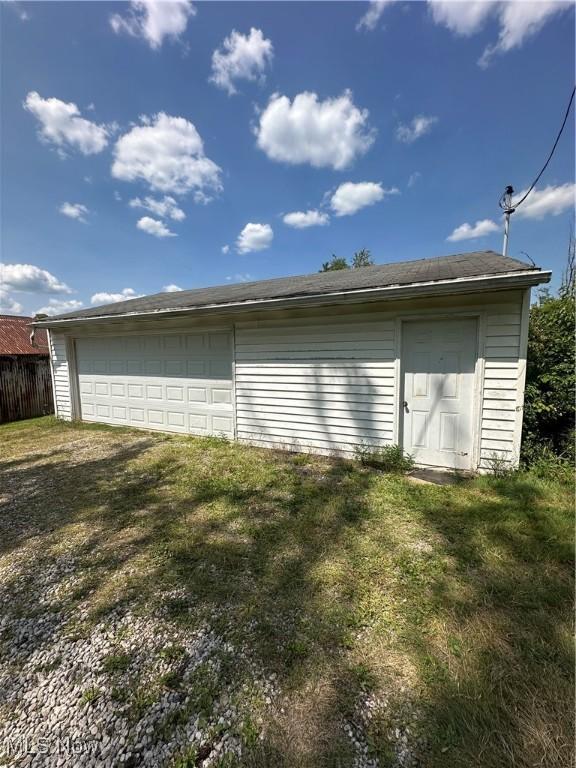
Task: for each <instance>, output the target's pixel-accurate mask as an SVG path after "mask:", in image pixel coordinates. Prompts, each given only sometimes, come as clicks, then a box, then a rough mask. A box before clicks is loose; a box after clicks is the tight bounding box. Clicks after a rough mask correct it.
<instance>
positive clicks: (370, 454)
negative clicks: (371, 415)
mask: <svg viewBox="0 0 576 768" xmlns="http://www.w3.org/2000/svg"><path fill="white" fill-rule="evenodd" d="M356 458H357V459H358V461H359V462H360V463H361V464H363V465H364V466H365V467H374V468H375V469H381V470H382V471H383V472H390V473H393V474H399V475H403V474H405V473H407V472H410V471H411V470H412V469H414V458H413V457H412V456H411V455H410V454H409V453H404V451H403V450H402V448H401V447H400V446H399V445H382V446H373V445H366V444H365V443H361V444H360V445H359V446H357V448H356Z"/></svg>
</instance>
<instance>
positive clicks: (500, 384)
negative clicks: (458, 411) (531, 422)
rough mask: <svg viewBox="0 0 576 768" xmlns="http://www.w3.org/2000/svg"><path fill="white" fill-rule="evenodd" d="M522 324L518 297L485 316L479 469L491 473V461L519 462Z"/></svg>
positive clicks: (520, 302)
mask: <svg viewBox="0 0 576 768" xmlns="http://www.w3.org/2000/svg"><path fill="white" fill-rule="evenodd" d="M523 322H524V320H523V315H522V299H521V297H519V298H518V299H517V300H516V301H514V302H511V303H510V304H508V305H506V306H502V305H500V306H498V307H494V308H493V309H492V310H488V311H487V313H486V322H485V338H484V381H483V394H482V408H481V424H480V462H479V466H480V468H481V469H490V468H491V467H492V466H493V463H494V460H498V461H505V462H506V463H508V464H511V465H515V464H517V462H518V459H519V456H518V451H519V430H520V428H521V418H519V411H518V408H519V407H520V408H521V404H522V403H521V401H522V398H523V392H524V370H525V356H524V359H522V354H521V353H522V350H521V340H522V324H523ZM520 416H521V413H520Z"/></svg>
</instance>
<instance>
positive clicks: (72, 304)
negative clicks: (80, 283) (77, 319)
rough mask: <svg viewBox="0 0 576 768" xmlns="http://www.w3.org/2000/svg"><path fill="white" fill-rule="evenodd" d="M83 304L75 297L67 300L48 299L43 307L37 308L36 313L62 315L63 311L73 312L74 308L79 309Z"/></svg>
mask: <svg viewBox="0 0 576 768" xmlns="http://www.w3.org/2000/svg"><path fill="white" fill-rule="evenodd" d="M82 306H83V304H82V302H81V301H78V300H77V299H70V300H69V301H65V300H64V301H61V300H60V299H49V301H48V304H47V305H46V306H44V307H40V309H37V310H36V312H35V314H36V315H62V314H64V312H73V311H74V310H75V309H80V308H81V307H82Z"/></svg>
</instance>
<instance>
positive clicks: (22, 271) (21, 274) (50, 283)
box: [0, 264, 72, 293]
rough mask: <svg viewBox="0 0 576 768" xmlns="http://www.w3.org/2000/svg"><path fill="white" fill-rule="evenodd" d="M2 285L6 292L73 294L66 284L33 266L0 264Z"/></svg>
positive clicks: (0, 281) (44, 270)
mask: <svg viewBox="0 0 576 768" xmlns="http://www.w3.org/2000/svg"><path fill="white" fill-rule="evenodd" d="M0 285H1V286H2V288H3V289H4V290H6V291H7V290H12V291H23V292H27V293H72V291H71V290H70V288H69V287H68V286H67V285H66V283H63V282H62V281H61V280H58V278H57V277H54V275H53V274H51V273H50V272H48V271H47V270H46V269H41V268H40V267H36V266H34V265H33V264H0Z"/></svg>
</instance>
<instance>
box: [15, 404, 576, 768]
mask: <svg viewBox="0 0 576 768" xmlns="http://www.w3.org/2000/svg"><path fill="white" fill-rule="evenodd" d="M0 478H1V480H0V584H2V585H3V588H4V590H5V594H6V595H8V596H9V600H10V602H9V603H8V604H7V610H6V613H7V615H9V616H12V617H17V618H18V620H19V621H20V620H24V619H26V620H27V619H33V618H34V617H37V616H38V615H39V614H41V613H42V611H49V612H51V614H52V613H54V614H57V615H58V616H60V617H61V620H62V622H63V624H62V626H63V630H62V631H65V633H66V636H67V637H68V638H70V637H71V638H77V639H78V642H80V641H81V640H82V638H87V637H89V636H90V633H91V632H92V631H93V630H94V627H96V626H98V627H102V626H109V627H111V630H110V632H109V633H108V635H109V636H110V637H109V639H108V640H107V642H109V643H110V648H109V650H108V651H107V655H106V657H105V658H104V661H103V662H102V665H101V667H102V668H101V669H100V670H99V671H98V675H99V677H96V678H94V680H95V682H94V681H92V678H91V679H90V681H88V680H86V681H85V682H84V688H83V690H82V691H81V698H82V706H84V707H85V708H86V710H88V711H90V707H95V708H97V707H98V706H100V705H99V704H98V698H99V697H100V698H101V699H102V701H104V698H105V697H109V700H110V701H115V702H117V704H118V706H119V707H122V710H121V711H122V712H123V717H126V718H128V719H127V722H136V721H137V720H138V718H141V717H142V716H143V713H146V712H147V711H148V709H150V708H152V707H153V706H154V702H155V701H156V699H157V698H158V697H159V696H161V695H164V693H163V692H166V691H167V690H168V691H169V692H172V693H174V695H172V693H170V695H169V698H170V696H172V698H170V701H172V700H174V701H176V700H178V702H180V704H179V705H178V706H179V709H175V710H173V712H174V713H175V714H173V715H171V716H168V717H166V721H165V722H163V723H162V729H163V730H162V729H160V731H158V733H159V735H158V738H164V739H168V740H169V739H170V734H171V733H172V732H173V731H174V732H175V731H176V730H177V729H178V728H182V727H184V725H185V722H186V719H187V718H188V719H189V718H192V717H194V718H195V722H197V723H200V725H199V726H198V728H199V729H200V730H202V728H204V729H205V731H206V732H207V733H210V734H213V735H214V734H216V735H217V734H218V730H219V729H220V730H222V729H223V728H229V729H231V730H233V731H234V734H235V738H237V740H238V741H239V742H240V743H241V745H242V752H241V757H237V756H235V755H234V754H233V753H231V752H229V753H227V752H226V750H225V749H224V750H223V751H222V752H221V753H220V754H219V755H218V757H217V758H215V757H214V755H212V757H210V758H208V759H209V760H212V765H217V766H222V767H224V766H230V767H231V766H234V765H242V766H254V767H256V766H270V767H272V766H274V768H276V767H278V768H281V767H283V766H290V767H291V768H292V767H293V768H301V767H303V768H305V767H307V766H310V768H313V767H314V768H316V767H318V766H334V768H336V767H337V766H340V767H342V768H344V767H345V766H353V765H357V766H361V765H365V766H377V765H379V766H396V765H397V766H449V767H452V766H455V767H458V768H467V767H468V766H469V767H470V768H472V767H473V768H477V767H478V766H483V767H484V768H488V767H491V766H494V768H496V767H504V766H514V767H515V768H520V767H524V766H526V767H528V766H546V767H547V768H552V766H566V767H567V766H569V765H572V760H573V726H574V721H573V686H574V680H573V646H572V635H573V587H574V585H573V554H574V552H573V547H574V542H573V526H574V520H573V512H574V506H573V486H572V485H571V484H570V483H569V482H565V483H563V482H561V481H560V480H554V481H548V480H546V479H543V478H539V477H537V476H535V475H533V474H530V473H517V474H515V475H513V476H509V477H504V478H487V477H483V478H478V479H474V480H462V481H460V482H457V483H456V484H455V485H453V486H434V485H420V484H415V483H413V482H411V481H409V480H407V479H406V478H403V477H397V476H391V475H384V474H381V473H378V472H376V471H374V470H370V469H366V468H363V467H361V466H360V465H359V464H358V463H355V462H348V461H342V460H336V459H329V458H323V457H317V456H308V455H298V454H290V453H283V452H272V451H267V450H260V449H256V448H249V447H246V446H240V445H236V444H233V443H228V442H225V441H222V440H219V439H209V438H206V439H204V438H187V437H179V436H165V435H154V434H148V433H143V432H135V431H130V430H118V429H112V428H104V427H94V426H90V427H89V426H87V425H83V426H82V425H66V424H61V423H58V422H56V421H55V420H54V419H51V418H46V419H36V420H31V421H26V422H21V423H16V424H12V425H4V426H2V427H0ZM63 563H71V565H70V566H69V567H68V566H66V567H64V565H62V564H63ZM70 569H72V571H71V570H70ZM71 572H73V576H74V577H73V578H71V577H70V573H71ZM40 582H42V585H40ZM46 585H49V588H48V587H47V586H46ZM34 590H44V591H43V592H40V591H38V592H37V593H36V592H34ZM34 594H38V595H41V596H40V597H38V598H37V599H34V600H33V601H31V599H30V596H31V595H34ZM126 615H129V616H130V621H133V622H134V623H135V626H138V627H143V628H145V627H150V624H149V622H151V621H153V622H157V623H156V624H154V625H153V626H154V627H158V629H157V630H154V632H156V631H157V632H158V635H157V637H156V638H152V640H150V644H149V648H150V650H146V654H147V657H148V658H147V659H143V651H142V649H144V648H146V649H148V645H146V643H148V640H146V643H145V641H144V639H143V640H142V642H141V644H140V647H138V644H136V645H134V644H130V643H128V642H124V638H125V637H126V636H127V633H129V631H130V628H129V627H127V626H126V623H124V624H123V623H122V622H123V621H124V618H123V617H125V616H126ZM107 622H108V623H107ZM1 626H2V625H1V624H0V628H1ZM59 626H60V625H59ZM207 628H208V629H207ZM59 631H60V630H59ZM139 631H140V630H139ZM145 631H147V630H145V629H142V633H143V634H142V637H143V638H144V636H145ZM207 631H208V632H209V636H210V638H212V639H214V638H217V643H216V645H214V644H213V645H211V646H210V647H211V648H212V647H217V651H215V652H214V654H213V655H212V656H211V663H210V664H208V663H207V662H206V663H204V662H202V663H198V664H196V665H195V666H191V665H190V664H187V663H186V658H187V657H189V654H190V653H192V651H190V649H189V647H188V645H187V643H188V641H189V640H190V638H196V639H197V640H198V642H199V638H200V637H201V634H200V633H204V634H202V637H207V636H208V635H206V632H207ZM162 633H163V634H162ZM108 635H107V637H108ZM43 637H44V636H43ZM146 637H147V636H146ZM1 638H2V643H3V645H2V647H0V654H1V653H2V650H3V649H4V648H5V647H7V645H9V644H10V643H11V642H13V641H14V638H13V636H11V635H10V634H9V633H4V635H2V636H1ZM50 642H51V639H50V636H47V637H45V638H44V639H43V640H42V644H43V645H42V648H43V651H45V654H46V655H45V657H43V658H44V662H43V663H44V664H45V665H46V666H47V669H46V670H43V673H44V674H48V673H49V671H50V669H52V667H51V666H50V665H56V666H58V665H60V666H62V665H64V666H65V660H62V659H60V658H58V657H56V656H50V654H49V650H50ZM210 642H212V640H211V641H210ZM214 642H216V641H214ZM155 643H156V644H155ZM194 653H196V651H194ZM136 656H137V657H138V659H140V661H138V664H136V661H135V659H136ZM46 659H49V661H46ZM148 661H149V662H150V663H148ZM25 662H26V660H24V661H23V660H22V658H21V657H20V656H18V658H16V657H14V659H13V660H12V661H10V662H7V664H8V666H9V667H10V670H9V672H10V675H12V674H15V673H17V672H18V669H19V667H18V665H19V664H20V665H22V664H24V663H25ZM212 662H215V663H212ZM146 664H148V665H147V666H146ZM131 665H135V666H131ZM144 669H145V672H144V671H143V670H144ZM131 670H132V671H131ZM103 680H104V681H108V682H107V683H106V684H105V685H104V684H103V683H102V681H103ZM81 682H82V681H81ZM80 688H82V685H80ZM102 697H104V698H102ZM178 697H180V698H178ZM107 700H108V699H107ZM223 700H224V701H225V702H227V701H233V703H234V707H233V711H234V713H236V714H235V715H234V716H233V717H231V718H229V719H228V720H227V719H226V718H224V722H219V719H221V718H218V717H217V715H218V712H220V711H221V703H222V701H223ZM78 706H80V704H79V705H78ZM101 706H104V705H103V704H102V705H101ZM219 707H220V709H219ZM94 711H100V710H96V709H94ZM13 716H14V706H13V704H11V705H7V704H4V705H3V704H1V703H0V718H3V719H4V722H5V723H8V724H9V722H10V718H11V717H13ZM129 717H132V718H133V719H132V721H130V719H129ZM203 732H204V731H203ZM155 733H156V732H155ZM126 738H127V739H128V740H130V739H131V738H132V735H131V732H130V730H128V733H127V737H126ZM214 738H215V736H214ZM208 751H209V747H208V748H206V753H207V752H208ZM203 754H204V753H202V751H201V749H200V750H199V749H198V748H197V746H196V747H194V749H192V748H191V749H190V750H189V751H188V752H187V751H186V750H182V749H180V750H179V751H178V754H170V755H169V756H167V757H166V761H165V762H166V764H167V765H175V766H179V768H183V767H184V768H185V766H193V765H202V760H203Z"/></svg>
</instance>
